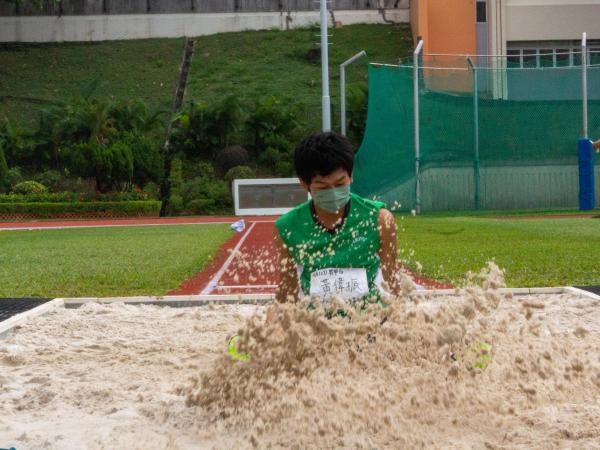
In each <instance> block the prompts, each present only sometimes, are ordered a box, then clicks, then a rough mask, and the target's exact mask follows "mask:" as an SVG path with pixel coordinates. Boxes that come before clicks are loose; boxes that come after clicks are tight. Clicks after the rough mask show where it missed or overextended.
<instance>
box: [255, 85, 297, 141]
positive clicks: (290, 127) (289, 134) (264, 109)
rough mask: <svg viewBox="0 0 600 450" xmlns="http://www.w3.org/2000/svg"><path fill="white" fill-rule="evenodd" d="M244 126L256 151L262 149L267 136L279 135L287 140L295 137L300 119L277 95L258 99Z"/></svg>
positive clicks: (293, 139)
mask: <svg viewBox="0 0 600 450" xmlns="http://www.w3.org/2000/svg"><path fill="white" fill-rule="evenodd" d="M246 126H247V129H248V132H249V134H250V135H251V138H252V141H253V146H254V149H255V150H256V151H260V150H261V149H264V148H265V146H266V145H267V141H268V139H269V138H272V137H273V136H279V137H281V138H283V139H286V140H288V141H291V142H293V141H295V140H296V139H297V136H296V134H297V132H298V130H299V127H300V121H299V120H298V117H297V115H296V112H295V111H294V110H292V109H290V108H288V107H287V106H286V105H285V104H284V103H283V102H282V101H281V100H279V99H278V98H277V97H274V96H271V97H266V98H264V99H262V100H260V101H259V102H258V103H257V104H256V105H255V107H254V112H253V113H252V114H251V115H250V117H249V118H248V121H247V122H246Z"/></svg>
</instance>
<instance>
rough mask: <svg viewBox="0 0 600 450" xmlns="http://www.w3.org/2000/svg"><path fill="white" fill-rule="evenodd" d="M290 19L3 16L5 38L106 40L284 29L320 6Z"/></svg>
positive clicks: (362, 17)
mask: <svg viewBox="0 0 600 450" xmlns="http://www.w3.org/2000/svg"><path fill="white" fill-rule="evenodd" d="M386 17H387V19H388V20H394V21H396V22H408V20H409V14H408V11H407V10H406V9H394V10H387V11H386ZM289 19H291V20H290V21H288V20H287V16H286V15H285V14H281V13H278V12H273V13H269V12H266V13H210V14H138V15H130V14H114V15H101V16H62V17H56V16H37V17H36V16H31V17H0V42H63V41H104V40H115V39H147V38H158V37H181V36H202V35H207V34H214V33H224V32H230V31H244V30H268V29H273V28H278V29H281V30H285V29H286V28H288V27H289V28H295V27H306V26H309V25H314V24H317V23H318V22H319V11H300V12H294V13H292V14H290V16H289ZM335 19H336V21H337V22H340V23H342V24H343V25H349V24H353V23H384V20H383V16H382V15H381V14H380V12H379V11H377V10H351V11H336V12H335ZM0 64H1V62H0Z"/></svg>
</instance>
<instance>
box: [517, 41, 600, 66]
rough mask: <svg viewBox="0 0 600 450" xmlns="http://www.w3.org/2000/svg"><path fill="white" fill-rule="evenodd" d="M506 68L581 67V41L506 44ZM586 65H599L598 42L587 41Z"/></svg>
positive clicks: (599, 52) (599, 45) (599, 49)
mask: <svg viewBox="0 0 600 450" xmlns="http://www.w3.org/2000/svg"><path fill="white" fill-rule="evenodd" d="M507 44H508V49H507V52H506V53H507V66H508V67H521V68H533V67H575V66H580V65H581V41H577V40H574V41H520V42H516V41H514V42H508V43H507ZM588 51H589V57H588V64H600V41H598V40H592V41H588Z"/></svg>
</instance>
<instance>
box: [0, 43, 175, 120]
mask: <svg viewBox="0 0 600 450" xmlns="http://www.w3.org/2000/svg"><path fill="white" fill-rule="evenodd" d="M183 42H184V41H183V39H145V40H136V41H108V42H95V43H63V44H36V45H34V44H19V45H9V44H5V45H2V46H0V61H2V64H1V67H0V119H1V118H2V117H4V116H7V117H9V118H10V119H12V120H15V121H16V123H19V124H21V125H22V124H26V123H31V122H32V121H34V120H35V119H36V117H37V114H36V112H37V111H38V110H39V109H40V108H42V107H43V105H42V104H38V103H30V102H26V101H15V100H11V99H6V98H4V97H5V96H7V95H10V96H13V97H25V98H31V99H41V100H50V101H66V100H69V99H70V98H71V97H73V96H77V95H80V94H81V93H82V92H84V91H85V89H86V87H87V86H88V85H89V84H90V83H91V81H93V80H94V79H95V78H98V79H99V81H100V84H99V86H98V87H97V89H96V92H95V95H96V96H97V97H99V98H113V99H141V100H144V101H145V102H146V103H147V104H148V105H149V106H150V107H151V108H153V109H168V108H169V107H170V105H171V99H172V96H173V92H174V89H175V82H176V79H177V75H178V71H179V64H180V62H181V55H182V52H183Z"/></svg>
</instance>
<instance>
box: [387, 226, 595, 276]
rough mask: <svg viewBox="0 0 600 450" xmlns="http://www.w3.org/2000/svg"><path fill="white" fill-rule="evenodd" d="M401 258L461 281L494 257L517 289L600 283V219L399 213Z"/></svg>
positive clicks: (429, 273) (428, 271) (428, 273)
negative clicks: (531, 218) (504, 217)
mask: <svg viewBox="0 0 600 450" xmlns="http://www.w3.org/2000/svg"><path fill="white" fill-rule="evenodd" d="M397 222H398V228H399V233H398V235H399V238H398V241H399V248H400V249H401V250H400V251H401V258H402V259H404V260H405V261H406V262H407V264H408V266H409V267H411V268H412V269H413V270H414V269H415V268H416V263H417V262H419V263H421V264H422V266H423V274H424V275H426V276H428V277H430V278H434V279H437V280H443V281H449V282H451V283H453V284H460V283H461V280H463V279H464V274H465V273H466V272H467V271H469V270H471V271H478V270H479V269H481V268H482V267H483V266H485V264H486V262H487V261H489V260H495V261H496V263H497V264H498V265H499V266H500V267H502V268H504V269H506V279H507V284H508V286H511V287H532V286H564V285H593V284H596V285H597V284H600V219H543V220H500V219H493V218H481V217H436V216H422V217H411V216H405V217H404V218H401V217H398V218H397Z"/></svg>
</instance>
